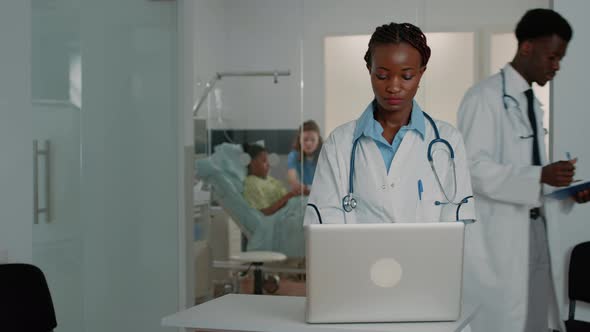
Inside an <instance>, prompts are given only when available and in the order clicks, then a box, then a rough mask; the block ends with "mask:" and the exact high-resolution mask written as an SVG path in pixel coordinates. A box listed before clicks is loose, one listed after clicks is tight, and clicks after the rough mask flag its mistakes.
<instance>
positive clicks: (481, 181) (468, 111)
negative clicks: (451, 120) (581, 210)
mask: <svg viewBox="0 0 590 332" xmlns="http://www.w3.org/2000/svg"><path fill="white" fill-rule="evenodd" d="M504 72H505V74H506V93H507V94H508V95H510V96H512V97H514V98H515V99H516V100H517V101H518V104H517V103H515V102H514V101H512V100H510V99H509V98H505V100H506V102H507V106H508V107H507V110H506V109H504V106H503V102H502V99H503V98H502V81H501V76H500V74H499V73H498V74H496V75H493V76H491V77H489V78H487V79H485V80H483V81H481V82H479V83H478V84H476V85H475V86H473V87H472V88H471V89H470V90H468V91H467V93H466V94H465V97H464V98H463V101H462V103H461V106H460V109H459V114H458V128H459V130H461V133H462V134H463V137H464V138H465V143H466V149H467V154H468V156H469V165H470V170H471V176H472V181H473V191H474V192H475V198H476V201H477V220H478V222H477V223H476V224H474V225H471V229H470V231H471V236H472V240H473V241H470V242H469V244H470V246H468V247H466V249H465V250H466V251H465V262H466V264H465V267H464V268H465V272H466V275H467V279H466V280H465V282H466V283H467V287H468V288H473V289H474V290H475V291H477V292H478V294H479V295H480V299H481V300H482V301H484V306H483V307H482V310H481V311H480V312H479V313H478V315H477V316H476V317H475V320H474V322H473V323H472V324H471V327H472V329H473V331H477V332H488V331H490V332H491V331H494V332H495V331H514V332H518V331H523V329H524V324H525V320H526V313H527V298H528V297H527V295H528V264H529V226H530V225H529V223H530V218H529V210H530V209H531V208H535V207H540V206H543V207H544V210H545V216H546V221H547V233H548V241H549V249H550V258H551V261H552V274H553V281H554V284H556V285H562V278H563V277H562V275H563V271H562V270H563V265H562V264H563V262H562V260H559V261H558V260H557V257H556V255H557V250H555V249H558V247H559V243H558V232H557V230H558V225H557V220H556V214H557V213H560V212H559V209H560V208H561V209H563V210H568V209H569V208H571V204H568V203H564V204H558V203H557V202H555V201H551V202H549V201H547V202H544V201H543V192H549V191H551V190H553V189H550V187H549V186H547V188H543V186H542V184H541V183H540V178H541V166H532V165H531V164H532V143H533V139H532V138H530V137H529V138H522V137H527V136H530V135H532V128H531V126H530V122H529V119H528V113H527V107H528V106H527V105H528V104H527V99H526V96H525V95H524V91H525V90H527V89H528V88H529V86H528V84H527V83H526V81H525V80H524V79H523V78H522V77H521V76H520V74H518V72H516V71H515V70H514V69H513V68H512V67H511V66H510V65H507V66H506V67H504ZM519 105H520V107H519ZM535 115H536V120H537V128H538V130H537V134H538V137H537V139H538V142H539V150H540V153H541V163H542V164H543V165H544V164H547V163H548V161H547V156H546V152H545V150H546V149H545V137H544V136H545V131H544V130H543V112H542V110H541V108H540V102H539V101H538V100H536V99H535ZM548 190H549V191H548ZM560 205H561V206H560ZM539 222H540V220H539ZM556 262H558V263H556ZM560 287H561V286H560ZM555 295H556V296H557V298H558V300H559V301H558V302H559V303H562V302H563V301H562V299H561V292H559V291H558V292H557V294H555ZM556 307H557V305H556V303H551V305H550V316H551V317H550V319H551V320H552V321H553V324H552V326H553V328H559V323H558V322H555V321H558V320H559V318H558V313H557V309H556Z"/></svg>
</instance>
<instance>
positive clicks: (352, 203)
mask: <svg viewBox="0 0 590 332" xmlns="http://www.w3.org/2000/svg"><path fill="white" fill-rule="evenodd" d="M422 114H424V117H425V118H426V120H428V122H429V123H430V125H431V126H432V129H433V130H434V136H435V138H434V139H433V140H431V141H430V143H428V150H427V153H426V159H427V160H428V163H429V164H430V168H431V169H432V172H433V174H434V177H435V179H436V182H437V184H438V187H439V189H440V191H441V192H442V193H443V195H444V197H445V200H446V201H435V202H434V204H435V205H444V204H453V205H457V206H459V207H460V206H461V204H465V203H467V200H468V199H469V198H471V197H469V196H468V197H465V198H463V199H462V200H460V201H458V202H455V198H456V196H457V173H456V171H455V151H454V150H453V147H452V146H451V144H450V143H449V142H448V141H447V140H445V139H444V138H441V137H440V134H439V131H438V127H437V126H436V123H435V122H434V120H433V119H432V118H431V117H430V115H428V114H427V113H426V112H422ZM361 137H362V135H361V136H359V137H357V138H356V139H355V140H354V142H353V143H352V152H351V154H350V172H349V174H348V186H349V187H348V194H346V196H344V197H343V198H342V209H343V210H344V211H345V212H347V213H348V212H352V210H354V209H355V208H356V207H357V201H356V199H355V198H354V197H353V194H354V173H355V166H354V161H355V155H356V148H357V145H358V143H359V140H360V139H361ZM437 143H438V144H442V145H444V146H445V147H446V149H447V150H448V154H449V158H450V163H451V169H452V172H453V192H452V194H451V195H448V194H447V192H446V191H445V189H444V188H443V186H442V182H441V180H440V178H439V176H438V172H437V171H436V168H435V166H434V161H433V158H432V147H433V146H434V145H435V144H437ZM458 212H459V209H457V213H458Z"/></svg>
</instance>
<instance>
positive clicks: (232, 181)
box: [195, 143, 307, 258]
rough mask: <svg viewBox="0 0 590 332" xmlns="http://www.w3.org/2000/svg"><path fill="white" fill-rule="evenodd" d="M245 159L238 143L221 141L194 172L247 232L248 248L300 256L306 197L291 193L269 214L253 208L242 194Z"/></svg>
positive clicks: (301, 252) (245, 232) (242, 229)
mask: <svg viewBox="0 0 590 332" xmlns="http://www.w3.org/2000/svg"><path fill="white" fill-rule="evenodd" d="M247 160H248V159H247V157H245V154H244V152H243V151H242V148H241V146H240V145H237V144H229V143H223V144H220V145H218V146H216V148H215V152H214V153H213V154H212V155H211V156H210V157H208V158H206V159H200V160H197V161H196V164H195V166H196V175H197V178H199V179H200V180H201V181H203V182H205V183H206V184H208V185H209V186H210V187H211V188H212V191H213V195H214V197H215V198H216V200H217V201H218V202H219V204H220V205H221V206H222V208H223V209H224V210H225V212H226V213H227V214H228V215H229V216H230V217H231V218H232V219H233V220H234V221H235V222H236V224H237V225H238V227H239V228H240V230H241V231H242V233H243V234H244V235H245V236H246V238H247V239H248V244H247V248H246V250H247V251H275V252H280V253H283V254H285V255H286V256H287V257H289V258H302V257H303V256H304V238H303V216H304V210H305V206H306V203H307V198H306V197H294V198H292V199H290V200H289V202H288V203H287V204H286V205H285V206H284V207H283V208H281V209H280V210H279V211H277V212H276V213H275V214H273V215H271V216H265V215H264V214H262V212H260V211H259V210H257V209H255V208H252V207H251V206H250V205H249V204H248V203H247V202H246V200H245V199H244V197H243V195H242V193H243V190H244V185H243V184H244V179H245V178H246V175H247V174H246V173H247V171H246V166H245V164H246V162H247Z"/></svg>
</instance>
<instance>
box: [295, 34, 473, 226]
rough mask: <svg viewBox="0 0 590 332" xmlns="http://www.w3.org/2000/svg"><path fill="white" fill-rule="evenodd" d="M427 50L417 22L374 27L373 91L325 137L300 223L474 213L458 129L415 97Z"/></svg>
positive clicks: (370, 57)
mask: <svg viewBox="0 0 590 332" xmlns="http://www.w3.org/2000/svg"><path fill="white" fill-rule="evenodd" d="M429 57H430V48H429V47H428V45H427V43H426V37H425V36H424V34H423V33H422V31H421V30H420V29H419V28H418V27H416V26H414V25H412V24H409V23H402V24H397V23H390V24H386V25H383V26H380V27H378V28H377V29H376V30H375V32H374V33H373V35H372V36H371V39H370V41H369V47H368V50H367V52H366V54H365V61H366V66H367V70H368V71H369V75H370V78H371V85H372V87H373V92H374V94H375V98H374V100H373V101H371V102H370V103H369V105H368V106H367V108H366V109H365V110H364V112H363V113H362V114H361V116H360V117H359V118H358V119H357V120H355V121H351V122H349V123H346V124H344V125H341V126H339V127H338V128H336V129H335V130H334V131H333V132H332V133H331V134H330V136H329V137H328V139H327V141H326V142H325V144H324V146H323V148H322V151H321V153H320V157H319V160H318V165H317V168H316V172H315V177H314V181H313V190H312V192H311V195H310V197H309V204H308V208H307V209H306V215H305V221H304V223H305V224H310V223H388V222H437V221H454V220H457V219H474V209H473V202H472V199H471V198H470V197H471V195H472V192H471V182H470V175H469V170H468V169H467V164H466V158H465V148H464V145H463V140H462V137H461V134H460V133H459V132H458V131H457V129H455V128H454V127H453V126H451V125H450V124H448V123H445V122H442V121H438V120H432V119H431V118H430V117H429V116H428V115H427V114H426V113H423V111H422V109H421V108H420V106H419V105H418V104H417V103H416V101H415V100H414V96H415V95H416V91H417V90H418V87H419V84H420V79H421V78H422V75H423V74H424V71H425V70H426V64H427V63H428V59H429ZM430 159H431V160H432V166H431V163H430Z"/></svg>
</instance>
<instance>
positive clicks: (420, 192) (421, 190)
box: [418, 180, 424, 200]
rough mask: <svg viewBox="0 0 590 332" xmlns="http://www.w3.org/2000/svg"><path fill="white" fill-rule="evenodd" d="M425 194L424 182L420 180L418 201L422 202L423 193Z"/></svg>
mask: <svg viewBox="0 0 590 332" xmlns="http://www.w3.org/2000/svg"><path fill="white" fill-rule="evenodd" d="M423 192H424V187H422V180H418V199H419V200H422V193H423Z"/></svg>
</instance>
